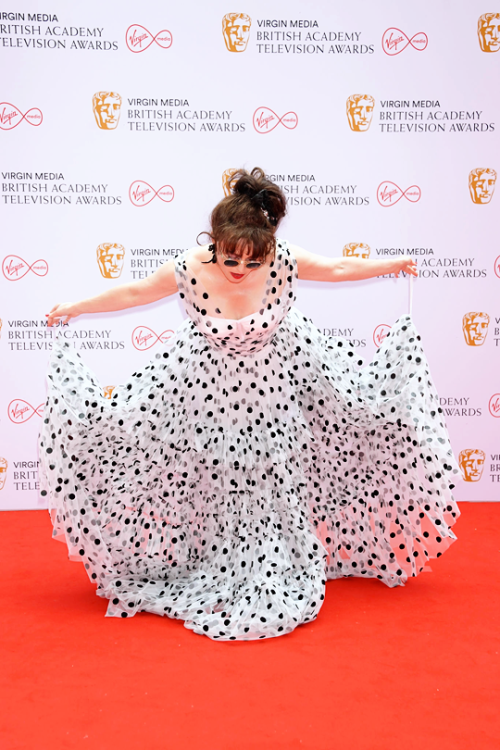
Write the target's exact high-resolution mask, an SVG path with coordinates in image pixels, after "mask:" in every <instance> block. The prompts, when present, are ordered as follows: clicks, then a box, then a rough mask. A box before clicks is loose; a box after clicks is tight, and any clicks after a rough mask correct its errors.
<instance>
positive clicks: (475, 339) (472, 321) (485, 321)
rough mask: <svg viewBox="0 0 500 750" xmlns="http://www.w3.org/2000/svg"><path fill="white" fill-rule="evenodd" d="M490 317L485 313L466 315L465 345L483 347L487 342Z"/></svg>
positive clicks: (463, 321) (464, 324)
mask: <svg viewBox="0 0 500 750" xmlns="http://www.w3.org/2000/svg"><path fill="white" fill-rule="evenodd" d="M489 324H490V316H489V315H488V314H487V313H483V312H470V313H466V314H465V315H464V317H463V320H462V330H463V332H464V338H465V343H466V344H467V345H468V346H482V345H483V344H484V342H485V341H486V334H487V333H488V326H489Z"/></svg>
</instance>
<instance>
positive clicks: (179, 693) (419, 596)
mask: <svg viewBox="0 0 500 750" xmlns="http://www.w3.org/2000/svg"><path fill="white" fill-rule="evenodd" d="M461 510H462V517H461V518H460V519H459V521H458V522H457V524H456V526H455V530H456V533H457V536H458V537H459V540H458V541H457V542H456V543H455V544H454V545H453V546H452V547H451V549H450V550H449V551H448V552H447V553H446V554H445V555H444V556H443V557H442V558H440V559H439V560H435V561H433V563H432V568H433V573H424V574H422V575H421V576H420V577H419V578H417V579H414V580H411V581H410V582H409V583H408V584H407V585H406V587H404V588H401V587H400V588H397V589H388V588H386V587H385V586H384V585H383V584H381V583H379V582H378V581H365V580H360V579H344V580H340V581H333V582H330V583H328V586H327V594H326V601H325V603H324V605H323V609H322V610H321V613H320V616H319V618H318V619H317V620H316V621H315V622H313V623H311V624H308V625H304V626H301V627H299V628H298V629H297V630H296V631H295V632H294V633H292V634H291V635H288V636H284V637H282V638H276V639H271V640H269V641H254V642H251V643H241V642H240V643H238V642H236V643H214V642H213V641H210V640H209V639H208V638H204V637H202V636H199V635H195V634H193V633H192V632H190V631H188V630H186V629H185V628H184V627H183V625H182V623H181V622H179V621H175V620H169V619H167V618H160V617H156V616H154V615H149V614H140V615H137V616H136V617H134V618H133V619H130V620H122V619H105V618H104V612H105V609H106V602H105V601H104V600H102V599H98V598H97V597H96V596H95V594H94V588H93V586H92V585H91V584H90V582H89V580H88V578H87V576H86V573H85V571H84V569H83V567H81V566H79V565H77V564H75V563H70V562H69V561H68V560H67V557H66V549H65V547H64V546H63V545H62V544H60V543H58V542H54V541H52V540H51V537H50V523H49V518H48V514H47V513H46V512H45V511H30V512H26V511H25V512H16V513H14V512H6V513H2V514H0V528H1V539H0V545H1V546H0V549H1V551H2V560H3V568H4V571H3V585H2V589H3V592H4V593H3V595H2V600H3V602H4V604H3V608H2V617H1V625H0V628H1V634H0V637H1V644H2V646H1V648H2V652H3V653H2V658H1V665H2V666H1V677H0V680H1V685H0V690H1V694H0V707H1V709H0V710H1V718H0V748H1V750H17V749H18V748H19V749H21V748H23V749H24V748H28V749H29V750H59V748H97V749H98V750H101V749H102V750H108V749H109V750H128V748H134V749H135V748H138V749H141V750H142V748H145V749H148V750H157V749H158V750H184V748H186V749H187V748H189V750H191V749H193V750H194V749H196V750H198V749H201V750H233V749H235V750H236V749H238V750H247V749H248V750H250V749H251V750H254V749H255V750H262V749H263V748H264V749H267V748H269V749H270V750H289V749H290V750H295V749H299V748H300V749H301V750H302V749H304V750H305V749H306V748H307V749H308V750H417V749H418V750H434V749H436V750H437V749H438V748H439V750H448V749H449V750H470V749H471V748H474V749H475V750H476V749H477V750H490V748H491V750H493V749H495V750H498V748H499V747H500V721H499V718H498V713H499V706H500V694H499V681H500V680H499V674H500V670H499V658H500V657H499V652H500V638H499V630H498V620H499V617H498V616H499V609H500V604H499V602H500V599H499V588H500V584H499V575H498V570H499V563H500V554H499V551H500V540H499V527H500V503H498V504H486V503H480V504H470V505H469V504H463V505H462V506H461Z"/></svg>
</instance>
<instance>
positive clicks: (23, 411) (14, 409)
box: [7, 398, 44, 424]
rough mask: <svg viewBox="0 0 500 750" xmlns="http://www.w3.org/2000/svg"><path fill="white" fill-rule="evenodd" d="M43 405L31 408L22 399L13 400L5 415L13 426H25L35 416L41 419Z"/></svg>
mask: <svg viewBox="0 0 500 750" xmlns="http://www.w3.org/2000/svg"><path fill="white" fill-rule="evenodd" d="M43 407H44V404H40V405H39V406H32V405H31V404H29V403H28V402H27V401H24V399H22V398H15V399H14V400H13V401H11V402H10V404H9V405H8V407H7V415H8V417H9V419H10V421H11V422H14V424H26V422H29V420H30V419H31V417H33V416H34V415H35V414H36V415H37V416H38V417H41V416H42V414H43Z"/></svg>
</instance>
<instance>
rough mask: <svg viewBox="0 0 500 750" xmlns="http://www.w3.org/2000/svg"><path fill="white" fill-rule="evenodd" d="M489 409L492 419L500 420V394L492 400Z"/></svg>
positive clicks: (494, 395)
mask: <svg viewBox="0 0 500 750" xmlns="http://www.w3.org/2000/svg"><path fill="white" fill-rule="evenodd" d="M488 409H489V410H490V414H491V416H492V417H499V418H500V393H494V394H493V396H492V397H491V398H490V402H489V404H488Z"/></svg>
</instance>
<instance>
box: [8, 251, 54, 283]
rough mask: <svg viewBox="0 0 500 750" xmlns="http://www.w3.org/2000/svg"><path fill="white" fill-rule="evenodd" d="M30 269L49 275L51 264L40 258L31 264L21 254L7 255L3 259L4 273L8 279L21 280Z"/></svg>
mask: <svg viewBox="0 0 500 750" xmlns="http://www.w3.org/2000/svg"><path fill="white" fill-rule="evenodd" d="M29 271H33V273H34V274H36V275H37V276H47V274H48V272H49V265H48V263H47V261H46V260H42V259H41V258H39V259H38V260H35V262H34V263H32V264H31V265H30V264H29V263H26V261H25V260H23V259H22V258H20V257H19V255H7V256H6V257H5V258H4V259H3V263H2V273H3V275H4V276H5V278H6V279H7V280H8V281H19V280H20V279H22V278H24V276H26V274H27V273H28V272H29Z"/></svg>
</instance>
